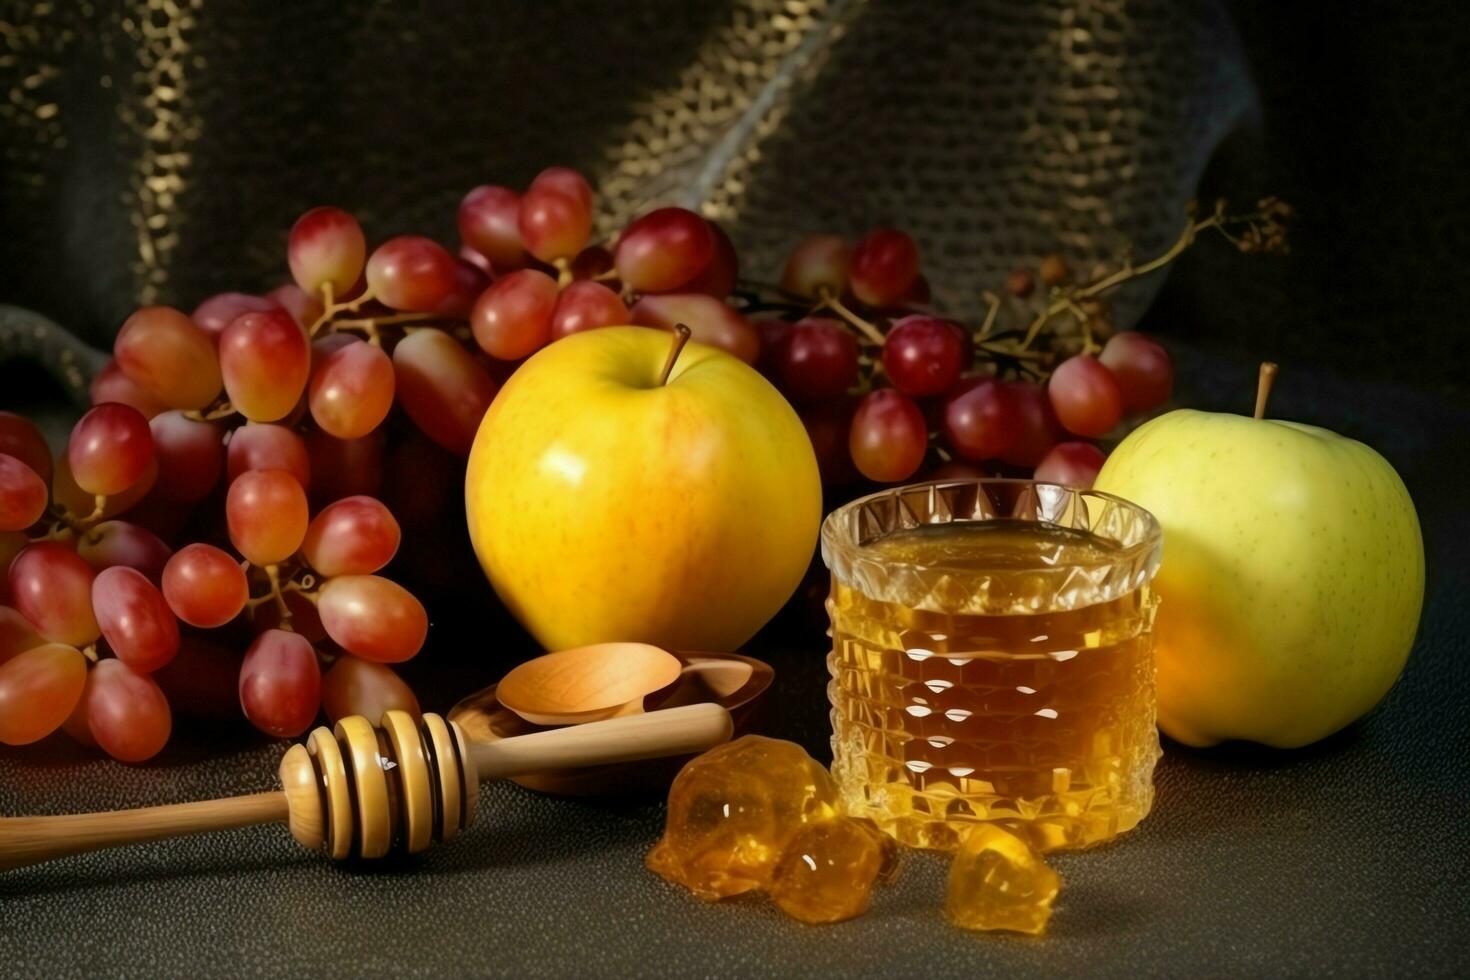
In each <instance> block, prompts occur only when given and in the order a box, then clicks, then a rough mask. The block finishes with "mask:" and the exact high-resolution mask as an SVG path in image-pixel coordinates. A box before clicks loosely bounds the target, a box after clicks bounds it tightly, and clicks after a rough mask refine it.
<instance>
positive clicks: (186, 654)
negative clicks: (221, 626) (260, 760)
mask: <svg viewBox="0 0 1470 980" xmlns="http://www.w3.org/2000/svg"><path fill="white" fill-rule="evenodd" d="M243 660H244V655H243V654H242V653H239V652H238V651H236V650H234V649H232V648H230V647H227V646H224V645H223V644H219V643H215V642H213V641H212V640H209V639H207V638H205V637H203V636H200V635H199V634H197V633H187V632H186V633H184V634H183V635H182V636H181V637H180V638H179V652H178V655H177V656H175V657H174V658H173V659H172V660H170V661H169V662H168V663H167V664H166V665H164V666H163V667H160V668H159V669H158V670H156V671H154V672H153V674H152V675H151V676H152V678H153V680H154V681H155V682H157V684H158V686H159V688H161V689H162V690H163V693H164V694H165V695H166V696H167V698H168V703H169V705H170V707H172V708H173V709H174V710H175V711H177V712H178V713H179V714H183V715H190V716H192V717H195V718H203V719H205V720H208V721H231V720H233V719H236V718H239V717H240V664H241V663H242V662H243ZM89 734H90V733H89Z"/></svg>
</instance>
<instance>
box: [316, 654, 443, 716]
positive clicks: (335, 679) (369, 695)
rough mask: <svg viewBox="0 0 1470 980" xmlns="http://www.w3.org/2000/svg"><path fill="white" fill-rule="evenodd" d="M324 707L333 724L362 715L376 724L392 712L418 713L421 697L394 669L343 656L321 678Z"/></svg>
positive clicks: (415, 714)
mask: <svg viewBox="0 0 1470 980" xmlns="http://www.w3.org/2000/svg"><path fill="white" fill-rule="evenodd" d="M322 710H323V711H325V712H326V714H327V718H328V720H330V721H331V722H332V723H333V724H335V723H336V722H338V721H339V720H341V719H343V718H346V717H347V716H348V715H362V716H363V717H364V718H366V719H368V720H369V721H370V722H372V723H373V724H374V725H376V724H378V721H379V719H381V718H382V717H383V715H384V714H385V713H387V712H389V711H407V712H408V713H409V714H411V715H413V716H414V717H415V718H417V717H418V716H419V699H418V698H416V697H414V696H413V691H412V690H411V689H410V688H409V686H408V685H407V684H405V683H404V682H403V679H402V678H401V677H399V676H398V675H397V674H395V673H394V672H393V668H391V667H387V666H384V665H383V664H379V663H374V662H372V661H371V660H362V659H359V658H357V657H353V656H349V655H343V656H341V657H338V658H337V662H336V663H335V664H333V665H332V668H331V669H330V670H328V671H327V673H326V675H325V676H324V677H322Z"/></svg>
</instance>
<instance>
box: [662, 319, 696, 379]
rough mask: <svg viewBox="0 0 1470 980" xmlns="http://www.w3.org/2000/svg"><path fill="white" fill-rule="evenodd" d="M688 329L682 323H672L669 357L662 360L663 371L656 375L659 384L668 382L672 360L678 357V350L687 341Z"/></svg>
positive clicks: (681, 348) (682, 347) (671, 372)
mask: <svg viewBox="0 0 1470 980" xmlns="http://www.w3.org/2000/svg"><path fill="white" fill-rule="evenodd" d="M689 337H690V330H689V328H688V327H686V326H685V325H684V324H682V323H676V324H674V346H673V347H672V348H670V350H669V359H668V360H667V361H664V370H663V373H662V374H660V375H659V376H658V383H659V385H660V386H662V385H666V384H668V383H669V375H671V374H673V373H674V362H675V361H677V360H678V359H679V352H680V351H682V350H683V349H684V345H685V344H687V343H689Z"/></svg>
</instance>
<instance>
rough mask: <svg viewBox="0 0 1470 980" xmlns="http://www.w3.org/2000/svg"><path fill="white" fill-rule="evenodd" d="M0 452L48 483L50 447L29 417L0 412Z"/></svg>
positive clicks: (49, 478)
mask: <svg viewBox="0 0 1470 980" xmlns="http://www.w3.org/2000/svg"><path fill="white" fill-rule="evenodd" d="M103 370H104V371H105V370H107V369H106V368H103ZM113 370H116V368H114V369H113ZM0 453H4V454H5V455H6V456H14V457H15V458H16V459H18V460H20V461H21V462H22V463H24V464H26V465H27V466H29V467H30V468H31V469H32V470H33V471H34V472H35V474H36V475H37V476H39V477H40V478H41V482H42V483H45V484H50V482H51V447H50V446H48V445H46V437H45V436H43V435H41V430H40V429H38V428H36V423H34V422H32V421H31V420H30V419H28V418H26V417H25V416H23V415H16V414H15V413H14V412H0Z"/></svg>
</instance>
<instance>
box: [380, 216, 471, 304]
mask: <svg viewBox="0 0 1470 980" xmlns="http://www.w3.org/2000/svg"><path fill="white" fill-rule="evenodd" d="M454 282H455V273H454V259H453V257H451V256H450V254H449V253H448V252H446V251H444V249H443V247H442V246H440V245H439V243H438V242H436V241H434V240H433V239H431V238H425V237H424V236H423V235H399V236H398V237H397V238H390V239H388V240H387V241H386V242H384V243H383V244H381V245H379V246H378V247H377V248H375V249H374V250H373V254H372V257H371V258H369V259H368V263H367V284H368V289H370V290H372V294H373V297H374V298H375V299H377V301H378V302H380V303H382V304H383V305H384V306H387V307H389V308H390V309H394V310H403V311H406V312H410V313H428V312H431V311H433V309H434V308H435V307H436V306H438V305H439V304H440V303H442V302H444V298H445V297H446V296H448V295H449V293H450V291H451V290H453V289H454Z"/></svg>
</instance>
